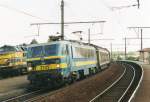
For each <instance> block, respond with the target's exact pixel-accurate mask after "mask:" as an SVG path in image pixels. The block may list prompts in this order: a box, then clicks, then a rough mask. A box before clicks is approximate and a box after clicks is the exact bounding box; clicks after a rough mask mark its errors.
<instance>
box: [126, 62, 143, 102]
mask: <svg viewBox="0 0 150 102" xmlns="http://www.w3.org/2000/svg"><path fill="white" fill-rule="evenodd" d="M137 65H139V64H137ZM139 66H140V68H141V70H142V75H141V78H140V81H139V83H138V85H137V87H136V89H135V90H134V92H133V94H132V95H131V97H130V99H129V101H128V102H131V101H132V99H133V98H134V97H135V94H136V92H137V91H138V89H139V87H140V86H141V83H142V80H143V76H144V70H143V67H142V65H139Z"/></svg>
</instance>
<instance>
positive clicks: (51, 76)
mask: <svg viewBox="0 0 150 102" xmlns="http://www.w3.org/2000/svg"><path fill="white" fill-rule="evenodd" d="M103 67H104V66H103ZM105 67H108V65H105ZM99 71H101V70H100V68H96V67H93V68H88V74H86V75H85V73H84V69H81V70H78V71H72V72H70V73H69V75H68V76H67V77H64V76H63V75H62V74H61V72H58V71H57V70H49V71H38V72H37V71H33V72H30V73H29V75H28V80H29V81H30V84H31V85H32V86H37V87H39V86H49V87H55V86H59V85H63V84H66V83H67V84H71V83H73V82H75V81H77V80H81V79H84V78H86V77H87V76H90V75H93V74H95V73H97V72H99Z"/></svg>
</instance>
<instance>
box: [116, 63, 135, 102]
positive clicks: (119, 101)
mask: <svg viewBox="0 0 150 102" xmlns="http://www.w3.org/2000/svg"><path fill="white" fill-rule="evenodd" d="M127 65H128V66H130V67H131V68H132V69H133V71H134V75H133V78H132V80H131V82H130V84H129V86H128V88H127V89H126V91H125V92H124V93H123V95H122V96H121V97H120V99H119V100H118V102H121V101H122V99H123V97H124V96H125V95H126V93H127V92H128V90H129V88H130V87H131V85H132V84H133V82H134V79H135V68H133V66H131V65H129V64H127Z"/></svg>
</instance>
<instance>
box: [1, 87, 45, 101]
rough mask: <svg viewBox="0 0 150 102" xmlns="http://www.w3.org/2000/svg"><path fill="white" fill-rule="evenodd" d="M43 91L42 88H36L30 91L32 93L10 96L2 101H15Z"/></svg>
mask: <svg viewBox="0 0 150 102" xmlns="http://www.w3.org/2000/svg"><path fill="white" fill-rule="evenodd" d="M41 91H43V90H41V89H40V90H36V91H33V92H30V93H27V94H23V95H20V96H17V97H13V98H9V99H7V100H4V101H2V102H14V101H16V100H17V102H18V101H19V100H21V99H24V98H26V97H31V95H32V94H33V95H34V94H36V93H38V92H41Z"/></svg>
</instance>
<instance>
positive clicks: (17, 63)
mask: <svg viewBox="0 0 150 102" xmlns="http://www.w3.org/2000/svg"><path fill="white" fill-rule="evenodd" d="M24 55H25V54H24V51H23V50H22V49H21V48H19V47H15V46H8V45H5V46H3V47H1V48H0V73H1V75H3V74H5V75H6V74H8V75H9V74H21V73H24V72H26V69H27V68H26V60H25V56H24Z"/></svg>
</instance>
